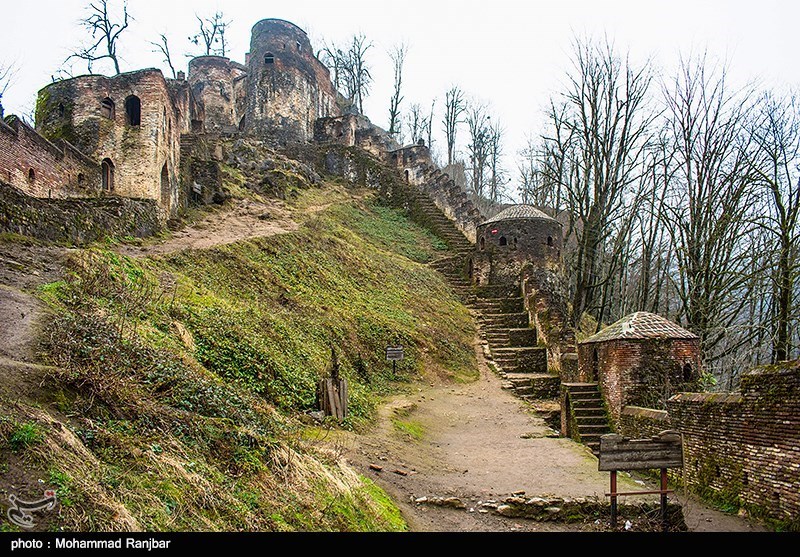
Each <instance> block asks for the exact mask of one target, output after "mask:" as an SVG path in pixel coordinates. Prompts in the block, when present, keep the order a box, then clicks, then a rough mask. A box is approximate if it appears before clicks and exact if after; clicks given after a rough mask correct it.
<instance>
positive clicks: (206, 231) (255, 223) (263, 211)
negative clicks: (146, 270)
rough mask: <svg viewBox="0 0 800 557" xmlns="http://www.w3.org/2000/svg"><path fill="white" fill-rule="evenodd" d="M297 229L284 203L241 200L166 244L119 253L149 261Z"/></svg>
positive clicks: (133, 247)
mask: <svg viewBox="0 0 800 557" xmlns="http://www.w3.org/2000/svg"><path fill="white" fill-rule="evenodd" d="M297 228H298V224H297V222H295V221H294V220H293V219H292V217H291V213H290V211H289V210H288V209H287V208H286V204H285V203H284V202H283V201H281V200H274V201H270V202H269V203H259V202H256V201H251V200H238V201H236V202H235V205H233V206H232V207H230V208H228V209H226V210H223V211H218V212H215V213H211V214H210V215H209V216H208V217H207V218H205V219H203V220H202V221H200V222H198V223H196V224H194V225H192V226H188V227H186V228H184V229H182V230H179V231H177V232H174V233H173V235H172V237H171V238H169V239H168V240H166V241H164V242H160V243H154V244H150V245H146V246H123V247H121V248H120V249H119V252H120V253H122V254H124V255H128V256H132V257H146V256H150V255H161V254H166V253H172V252H176V251H182V250H187V249H207V248H211V247H214V246H219V245H225V244H230V243H233V242H237V241H240V240H246V239H249V238H257V237H261V236H274V235H275V234H283V233H286V232H291V231H294V230H297Z"/></svg>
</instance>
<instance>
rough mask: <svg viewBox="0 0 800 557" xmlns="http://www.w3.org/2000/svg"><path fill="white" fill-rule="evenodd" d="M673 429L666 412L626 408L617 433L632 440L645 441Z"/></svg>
mask: <svg viewBox="0 0 800 557" xmlns="http://www.w3.org/2000/svg"><path fill="white" fill-rule="evenodd" d="M665 429H672V427H671V422H670V419H669V413H668V412H667V411H666V410H655V409H653V408H642V407H641V406H626V407H625V408H623V409H622V413H621V414H620V419H619V427H618V428H617V433H619V434H620V435H623V436H625V437H629V438H631V439H644V438H647V437H652V436H653V435H658V434H659V433H661V432H662V431H664V430H665Z"/></svg>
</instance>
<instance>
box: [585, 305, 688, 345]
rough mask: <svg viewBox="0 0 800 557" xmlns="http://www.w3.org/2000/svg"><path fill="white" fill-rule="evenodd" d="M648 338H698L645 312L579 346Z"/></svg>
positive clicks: (632, 315)
mask: <svg viewBox="0 0 800 557" xmlns="http://www.w3.org/2000/svg"><path fill="white" fill-rule="evenodd" d="M648 338H673V339H693V338H699V337H698V336H697V335H696V334H694V333H692V332H690V331H687V330H686V329H684V328H683V327H681V326H679V325H676V324H675V323H673V322H672V321H668V320H667V319H664V318H663V317H661V316H660V315H656V314H655V313H649V312H646V311H637V312H636V313H631V314H630V315H626V316H625V317H623V318H622V319H620V320H619V321H617V322H616V323H614V324H613V325H609V326H608V327H606V328H605V329H603V330H602V331H600V332H599V333H597V334H595V335H594V336H591V337H589V338H587V339H585V340H583V341H581V342H580V344H588V343H593V342H603V341H606V340H621V339H648Z"/></svg>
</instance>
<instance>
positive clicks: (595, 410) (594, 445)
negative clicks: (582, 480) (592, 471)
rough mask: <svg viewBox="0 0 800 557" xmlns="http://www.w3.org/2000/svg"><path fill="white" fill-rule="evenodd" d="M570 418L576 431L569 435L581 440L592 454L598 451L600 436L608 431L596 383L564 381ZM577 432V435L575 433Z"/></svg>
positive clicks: (605, 415) (601, 398)
mask: <svg viewBox="0 0 800 557" xmlns="http://www.w3.org/2000/svg"><path fill="white" fill-rule="evenodd" d="M563 386H564V387H565V388H566V390H567V399H568V400H567V402H568V404H569V409H570V417H569V418H570V420H571V421H572V423H574V425H575V427H576V428H577V431H572V432H570V433H571V437H573V438H576V437H577V440H579V441H581V442H582V443H583V444H584V445H586V446H587V447H589V448H590V449H591V450H592V452H593V453H594V454H598V453H599V451H600V436H601V435H604V434H606V433H610V432H611V429H610V428H609V426H608V417H607V414H606V409H605V405H604V404H603V397H602V395H601V394H600V389H599V387H598V384H597V383H564V384H563ZM576 434H577V435H576Z"/></svg>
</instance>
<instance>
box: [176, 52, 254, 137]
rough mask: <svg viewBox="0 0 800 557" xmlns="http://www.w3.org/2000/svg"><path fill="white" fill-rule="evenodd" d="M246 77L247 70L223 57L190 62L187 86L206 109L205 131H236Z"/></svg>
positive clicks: (240, 113)
mask: <svg viewBox="0 0 800 557" xmlns="http://www.w3.org/2000/svg"><path fill="white" fill-rule="evenodd" d="M246 77H247V68H245V67H244V66H242V65H241V64H238V63H236V62H232V61H231V60H230V59H228V58H224V57H222V56H198V57H197V58H193V59H192V60H191V61H190V62H189V85H190V86H191V88H192V95H193V96H194V98H195V99H197V100H198V101H199V102H200V103H202V106H203V107H204V109H205V110H204V114H205V121H204V124H205V130H206V131H210V132H222V133H232V132H237V131H239V124H240V122H241V120H242V118H243V116H244V110H245V107H244V105H245V101H244V95H245V78H246Z"/></svg>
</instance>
